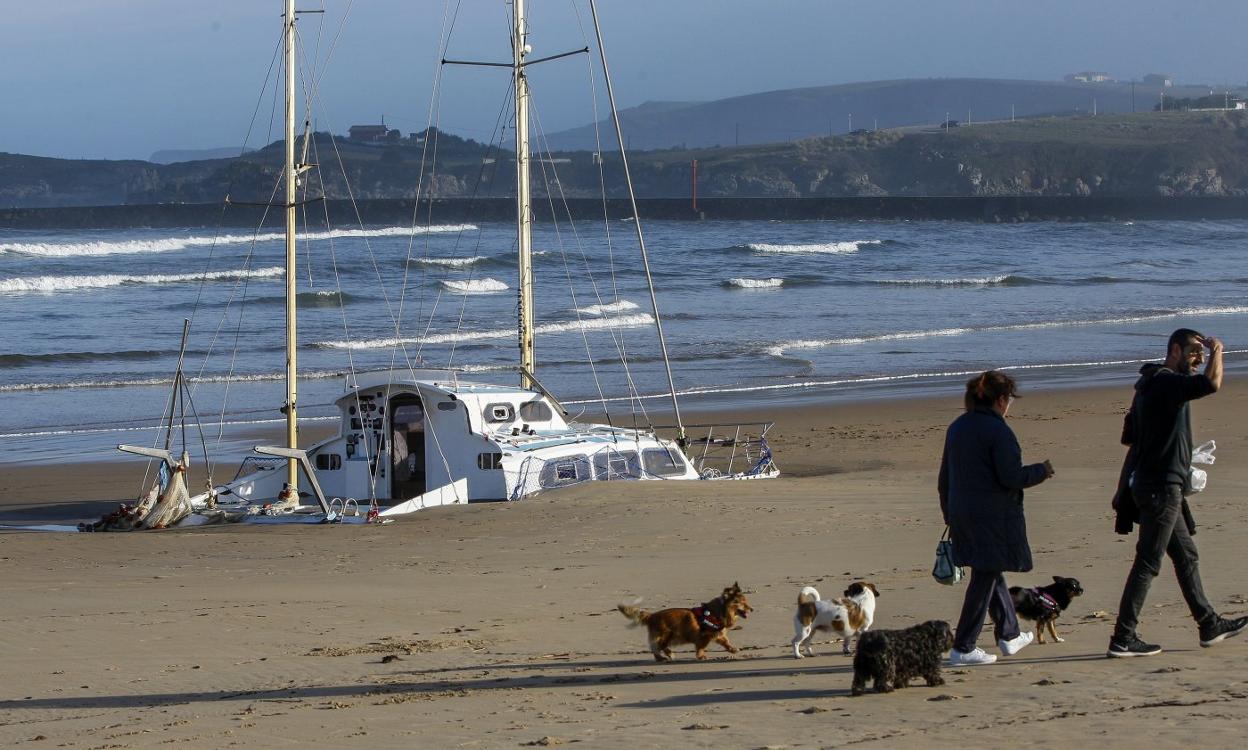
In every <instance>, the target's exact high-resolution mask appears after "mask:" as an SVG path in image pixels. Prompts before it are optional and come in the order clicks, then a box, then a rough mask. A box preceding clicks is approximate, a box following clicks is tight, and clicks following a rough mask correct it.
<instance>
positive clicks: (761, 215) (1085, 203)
mask: <svg viewBox="0 0 1248 750" xmlns="http://www.w3.org/2000/svg"><path fill="white" fill-rule="evenodd" d="M604 206H605V209H606V212H607V215H608V216H609V217H610V218H612V219H625V218H629V217H631V216H632V215H633V209H632V206H631V205H630V203H629V202H628V201H627V200H623V199H614V198H613V199H608V200H607V201H605V202H604V201H602V200H598V199H590V198H576V199H569V200H568V201H566V203H560V204H556V210H557V212H558V213H559V215H560V216H561V217H563V218H566V217H567V216H568V215H571V216H572V217H573V218H575V219H578V220H584V219H593V218H600V217H601V216H602V215H603V209H604ZM533 210H534V213H535V215H536V216H537V218H538V219H549V218H550V214H551V213H552V210H551V204H550V203H549V202H548V201H544V200H535V201H534V205H533ZM637 210H638V213H640V214H641V217H642V219H646V220H657V219H665V220H686V221H697V220H706V221H715V220H738V219H740V220H774V219H784V220H791V221H801V220H825V221H828V220H837V219H875V220H911V221H975V222H1016V221H1125V220H1137V221H1147V220H1150V219H1153V220H1157V219H1170V220H1175V219H1190V220H1194V219H1248V197H1239V196H1236V197H1177V198H1174V197H1171V198H1167V197H1161V196H1156V197H1088V198H1080V197H1074V196H1005V197H880V198H705V199H701V200H699V201H698V203H697V207H696V209H695V207H694V205H693V203H692V201H690V200H689V199H688V198H647V199H639V200H638V201H637ZM300 213H301V216H305V217H307V222H308V223H309V224H310V225H313V226H315V225H319V224H323V223H324V222H325V217H326V216H328V221H329V224H330V225H332V226H335V227H349V226H352V225H355V224H365V225H379V224H381V225H391V226H403V225H408V224H412V223H413V222H414V223H416V224H426V223H435V224H445V223H448V222H488V221H513V220H514V215H515V199H513V198H484V199H472V200H470V199H458V198H455V199H434V200H432V201H429V200H421V201H419V203H417V202H416V201H412V200H363V201H358V202H356V203H355V204H352V203H351V202H350V201H341V200H334V201H325V203H324V205H323V206H322V205H321V204H320V202H313V203H310V204H306V205H305V206H302V207H301V208H300ZM283 223H284V218H283V213H282V211H281V210H280V209H279V208H269V209H267V211H266V209H265V208H264V207H258V206H253V205H244V204H230V205H223V204H219V203H217V204H210V203H203V204H190V203H179V204H159V205H133V206H93V207H72V208H10V209H0V228H7V229H125V228H137V227H214V226H229V227H255V226H260V225H263V226H268V227H279V226H282V225H283Z"/></svg>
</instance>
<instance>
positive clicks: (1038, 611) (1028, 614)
mask: <svg viewBox="0 0 1248 750" xmlns="http://www.w3.org/2000/svg"><path fill="white" fill-rule="evenodd" d="M1082 593H1083V586H1082V585H1081V584H1080V583H1079V581H1077V580H1075V579H1074V578H1062V577H1061V576H1053V583H1050V584H1049V585H1048V586H1036V587H1035V588H1030V589H1025V588H1023V587H1022V586H1011V587H1010V598H1011V599H1013V600H1014V611H1016V612H1018V616H1019V617H1021V618H1023V619H1025V620H1033V621H1035V623H1036V642H1037V643H1044V631H1045V630H1046V629H1047V630H1048V631H1049V635H1051V636H1053V640H1055V641H1057V642H1058V643H1064V642H1065V641H1066V639H1065V638H1062V637H1061V636H1059V635H1058V634H1057V628H1055V627H1053V623H1055V622H1057V618H1058V617H1059V616H1060V615H1061V614H1062V612H1064V611H1065V610H1066V608H1067V607H1069V606H1070V602H1071V600H1072V599H1074V598H1075V597H1076V596H1079V595H1081V594H1082Z"/></svg>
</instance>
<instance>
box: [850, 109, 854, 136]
mask: <svg viewBox="0 0 1248 750" xmlns="http://www.w3.org/2000/svg"><path fill="white" fill-rule="evenodd" d="M849 132H850V133H852V132H854V113H853V112H850V113H849Z"/></svg>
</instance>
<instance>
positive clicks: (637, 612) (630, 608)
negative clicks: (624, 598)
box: [616, 599, 650, 626]
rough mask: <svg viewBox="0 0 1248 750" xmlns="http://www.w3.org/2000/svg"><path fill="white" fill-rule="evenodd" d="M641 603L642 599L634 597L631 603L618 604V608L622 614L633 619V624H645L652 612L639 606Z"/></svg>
mask: <svg viewBox="0 0 1248 750" xmlns="http://www.w3.org/2000/svg"><path fill="white" fill-rule="evenodd" d="M639 604H641V599H634V600H633V601H632V602H631V603H629V604H620V605H617V606H616V609H618V610H620V614H622V615H624V616H625V617H627V618H628V619H629V620H631V621H632V623H631V624H632V625H633V626H636V625H645V624H646V621H647V620H649V619H650V613H649V612H647V611H646V610H644V609H642V608H641V607H639V606H637V605H639Z"/></svg>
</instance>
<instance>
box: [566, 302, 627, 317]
mask: <svg viewBox="0 0 1248 750" xmlns="http://www.w3.org/2000/svg"><path fill="white" fill-rule="evenodd" d="M636 309H637V303H636V302H629V301H628V300H626V299H622V300H620V301H619V302H605V303H603V304H601V305H590V306H589V307H578V308H577V309H576V311H577V312H579V313H580V314H582V315H605V314H607V313H617V312H624V311H625V310H636Z"/></svg>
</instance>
